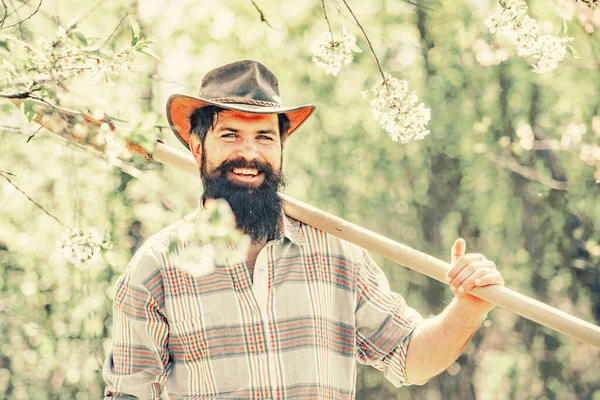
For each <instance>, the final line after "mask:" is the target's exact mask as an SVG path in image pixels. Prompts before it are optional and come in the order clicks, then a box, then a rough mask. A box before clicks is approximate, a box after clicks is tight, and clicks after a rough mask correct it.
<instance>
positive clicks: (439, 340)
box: [406, 300, 487, 385]
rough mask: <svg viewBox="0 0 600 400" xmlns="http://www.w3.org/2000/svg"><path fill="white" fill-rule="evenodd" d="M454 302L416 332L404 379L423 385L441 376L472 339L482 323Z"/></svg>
mask: <svg viewBox="0 0 600 400" xmlns="http://www.w3.org/2000/svg"><path fill="white" fill-rule="evenodd" d="M486 315H487V313H484V314H480V313H477V312H473V311H472V310H469V309H464V307H463V306H462V305H461V304H460V303H459V302H458V301H456V300H453V301H452V302H451V303H450V305H448V307H446V309H445V310H444V311H443V312H441V313H440V314H438V315H436V316H435V317H432V318H428V319H426V320H424V321H423V322H421V323H420V324H419V325H418V326H417V328H416V329H415V331H414V333H413V336H412V339H411V341H410V344H409V346H408V351H407V353H406V379H407V381H408V382H410V383H412V384H417V385H422V384H424V383H426V382H427V380H429V378H431V377H433V376H435V375H437V374H439V373H441V372H443V371H444V370H445V369H446V368H448V367H449V366H450V364H452V363H453V362H454V360H456V359H457V358H458V356H460V354H461V353H462V352H463V350H464V349H465V346H466V345H467V343H468V342H469V339H470V338H471V336H472V335H473V334H474V333H475V331H476V330H477V328H479V326H480V325H481V323H482V322H483V320H484V319H485V317H486Z"/></svg>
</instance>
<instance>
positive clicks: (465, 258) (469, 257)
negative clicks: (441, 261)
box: [446, 253, 486, 283]
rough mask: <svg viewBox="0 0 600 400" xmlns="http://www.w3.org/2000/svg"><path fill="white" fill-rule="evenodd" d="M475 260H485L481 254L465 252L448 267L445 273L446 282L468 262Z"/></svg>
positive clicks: (450, 280) (454, 276) (452, 278)
mask: <svg viewBox="0 0 600 400" xmlns="http://www.w3.org/2000/svg"><path fill="white" fill-rule="evenodd" d="M476 261H486V258H485V256H484V255H483V254H471V253H469V254H465V255H463V256H461V257H460V258H459V259H458V260H457V261H456V263H455V264H454V266H453V267H452V268H450V271H448V273H447V274H446V282H448V283H450V282H452V280H454V278H456V276H457V275H458V274H459V273H460V272H461V271H462V270H463V269H464V268H465V267H466V266H467V265H469V264H470V263H472V262H476Z"/></svg>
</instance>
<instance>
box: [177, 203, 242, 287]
mask: <svg viewBox="0 0 600 400" xmlns="http://www.w3.org/2000/svg"><path fill="white" fill-rule="evenodd" d="M249 245H250V239H249V237H248V236H246V235H243V234H242V233H241V232H239V231H238V230H237V229H236V227H235V218H234V216H233V213H232V211H231V208H230V207H229V204H228V203H227V201H225V200H222V199H221V200H212V201H207V202H206V204H205V205H204V208H203V209H202V210H201V211H200V212H199V213H198V215H197V216H196V217H195V218H190V219H187V220H185V221H183V222H182V223H181V224H180V225H179V226H178V227H177V229H176V232H175V237H174V238H173V239H172V240H171V242H170V244H169V251H168V255H169V259H170V260H171V262H172V263H173V266H174V267H175V268H178V269H180V270H182V271H185V272H187V273H189V274H190V275H192V276H193V277H200V276H204V275H208V274H211V273H213V272H214V271H215V268H216V265H223V264H227V263H229V264H233V263H239V262H242V261H245V260H246V254H247V251H248V248H249Z"/></svg>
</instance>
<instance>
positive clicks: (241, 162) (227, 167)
mask: <svg viewBox="0 0 600 400" xmlns="http://www.w3.org/2000/svg"><path fill="white" fill-rule="evenodd" d="M234 168H255V169H256V170H257V171H258V172H259V173H260V172H262V173H263V174H265V181H268V182H279V183H282V184H283V186H285V181H284V180H283V176H282V174H281V173H280V172H279V171H275V170H274V169H273V168H272V167H271V166H270V165H269V164H266V163H262V162H260V161H258V160H251V161H249V160H246V159H244V158H236V159H233V160H227V161H224V162H223V163H222V164H221V165H219V166H218V167H216V168H215V169H214V171H213V173H212V174H211V175H213V176H215V175H217V176H222V177H225V176H226V175H227V172H229V171H231V170H233V169H234Z"/></svg>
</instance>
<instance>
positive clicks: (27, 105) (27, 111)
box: [19, 100, 37, 122]
mask: <svg viewBox="0 0 600 400" xmlns="http://www.w3.org/2000/svg"><path fill="white" fill-rule="evenodd" d="M34 107H35V102H33V101H31V100H23V102H22V103H21V106H20V107H19V108H20V109H21V112H22V113H23V114H24V115H25V117H27V120H28V121H29V122H31V120H33V119H34V118H35V116H36V115H37V112H35V109H34Z"/></svg>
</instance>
